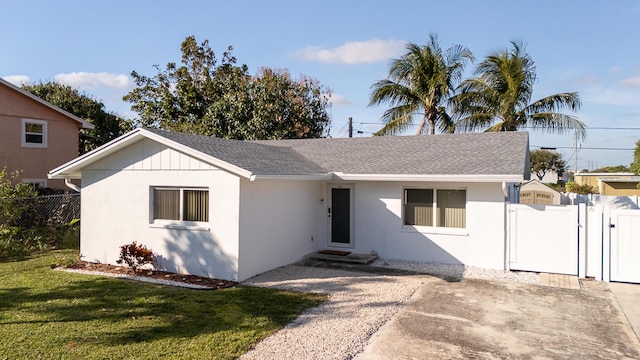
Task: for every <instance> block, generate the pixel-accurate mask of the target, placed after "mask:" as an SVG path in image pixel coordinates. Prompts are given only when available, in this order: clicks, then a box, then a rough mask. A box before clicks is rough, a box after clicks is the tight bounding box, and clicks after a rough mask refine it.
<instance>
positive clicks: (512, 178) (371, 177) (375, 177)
mask: <svg viewBox="0 0 640 360" xmlns="http://www.w3.org/2000/svg"><path fill="white" fill-rule="evenodd" d="M334 175H335V177H336V178H338V179H341V180H347V181H431V182H519V181H523V179H524V178H523V176H522V175H421V174H344V173H341V172H336V173H334Z"/></svg>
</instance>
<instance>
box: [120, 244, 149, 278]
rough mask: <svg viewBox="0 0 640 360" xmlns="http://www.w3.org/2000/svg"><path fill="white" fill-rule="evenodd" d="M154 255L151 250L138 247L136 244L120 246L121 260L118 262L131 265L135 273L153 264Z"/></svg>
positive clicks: (141, 246) (142, 246)
mask: <svg viewBox="0 0 640 360" xmlns="http://www.w3.org/2000/svg"><path fill="white" fill-rule="evenodd" d="M153 259H154V254H153V251H151V249H149V248H147V247H146V246H144V245H138V244H136V242H135V241H134V242H132V243H131V244H126V245H122V246H120V258H119V259H118V261H116V262H117V263H118V264H122V263H125V264H127V265H129V266H130V267H131V268H132V269H133V271H134V272H135V271H138V269H139V268H140V267H142V266H144V265H146V264H151V263H153Z"/></svg>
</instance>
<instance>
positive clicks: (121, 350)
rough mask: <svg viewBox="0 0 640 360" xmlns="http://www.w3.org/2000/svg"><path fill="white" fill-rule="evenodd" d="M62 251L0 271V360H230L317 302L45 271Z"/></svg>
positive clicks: (250, 290)
mask: <svg viewBox="0 0 640 360" xmlns="http://www.w3.org/2000/svg"><path fill="white" fill-rule="evenodd" d="M76 253H77V252H74V251H70V250H64V251H54V252H49V253H45V254H40V255H35V256H33V257H31V258H28V259H27V260H23V261H14V262H2V263H0V359H36V358H38V359H40V358H45V359H54V358H55V359H159V358H185V359H233V358H237V357H238V356H240V355H242V354H243V353H245V352H246V351H247V350H249V349H250V348H251V347H252V346H253V345H254V344H256V343H257V342H258V341H260V340H261V339H263V338H265V337H267V336H268V335H270V334H272V333H274V332H275V331H277V330H278V329H280V328H282V326H284V325H285V324H287V323H288V322H290V321H291V320H293V319H295V318H296V317H297V316H298V315H299V314H300V313H301V312H302V311H303V310H305V309H307V308H309V307H312V306H317V305H318V304H320V303H322V302H323V301H324V300H326V297H324V296H320V295H314V294H304V293H295V292H290V291H281V290H273V289H264V288H256V287H237V288H230V289H224V290H215V291H214V290H190V289H183V288H175V287H170V286H162V285H154V284H148V283H141V282H136V281H130V280H118V279H113V278H106V277H99V276H93V275H82V274H71V273H67V272H62V271H54V270H52V269H51V265H52V264H56V263H57V262H59V261H60V259H61V258H62V257H63V256H67V257H69V256H74V254H76Z"/></svg>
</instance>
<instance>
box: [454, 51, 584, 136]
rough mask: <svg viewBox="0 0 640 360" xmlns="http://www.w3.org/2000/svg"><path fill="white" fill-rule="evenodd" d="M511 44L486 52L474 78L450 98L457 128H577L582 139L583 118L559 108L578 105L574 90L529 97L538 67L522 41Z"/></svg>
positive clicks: (575, 109)
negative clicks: (565, 112) (454, 108)
mask: <svg viewBox="0 0 640 360" xmlns="http://www.w3.org/2000/svg"><path fill="white" fill-rule="evenodd" d="M511 44H512V45H513V48H512V49H506V50H504V51H502V52H497V53H494V54H491V55H489V56H487V57H486V58H485V59H484V60H483V61H482V62H481V63H480V64H479V65H478V67H477V68H476V70H475V75H476V76H478V77H477V78H473V79H468V80H465V81H464V82H463V83H462V84H461V86H460V93H459V94H458V95H456V96H455V97H454V98H453V102H454V104H455V107H456V114H457V115H458V116H459V119H458V120H457V121H456V124H455V129H456V130H457V129H462V130H477V129H485V130H486V131H516V130H518V129H520V128H523V127H530V128H532V129H546V130H547V131H548V132H555V133H558V134H562V133H564V132H565V131H569V130H575V131H576V134H577V135H578V136H580V137H581V138H585V136H586V134H585V126H584V123H582V122H581V121H579V120H578V119H577V118H576V117H575V116H571V115H566V114H561V113H559V112H558V111H559V110H560V109H563V108H569V109H571V110H572V111H574V112H575V111H577V110H578V109H580V105H581V101H580V96H579V95H578V93H576V92H568V93H560V94H555V95H550V96H547V97H544V98H542V99H540V100H537V101H534V102H530V101H531V94H532V93H533V84H534V83H535V81H536V67H535V65H534V62H533V60H532V59H531V57H530V56H529V54H528V53H527V52H526V51H525V49H524V45H522V44H519V43H516V42H511Z"/></svg>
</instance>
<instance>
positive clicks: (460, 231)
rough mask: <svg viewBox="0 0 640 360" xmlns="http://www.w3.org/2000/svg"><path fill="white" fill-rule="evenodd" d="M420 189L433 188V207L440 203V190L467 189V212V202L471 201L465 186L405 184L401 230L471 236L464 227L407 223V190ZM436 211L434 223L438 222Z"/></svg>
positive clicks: (465, 200) (402, 198) (402, 197)
mask: <svg viewBox="0 0 640 360" xmlns="http://www.w3.org/2000/svg"><path fill="white" fill-rule="evenodd" d="M411 189H418V190H433V208H434V209H436V208H437V204H438V190H464V191H465V199H464V204H465V212H466V211H467V204H468V203H469V198H468V196H469V190H468V189H467V188H465V187H450V186H432V187H426V186H425V187H422V186H405V187H403V188H402V196H401V204H402V206H401V208H402V209H401V211H402V219H401V220H400V221H401V224H402V227H401V231H402V232H412V233H421V234H442V235H459V236H469V230H468V229H467V228H466V227H464V228H453V227H442V226H435V225H434V226H422V225H405V224H404V219H405V218H404V217H405V203H406V201H407V199H406V198H405V190H411ZM435 216H436V212H435V210H434V211H433V223H434V224H435V223H436V218H435Z"/></svg>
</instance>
